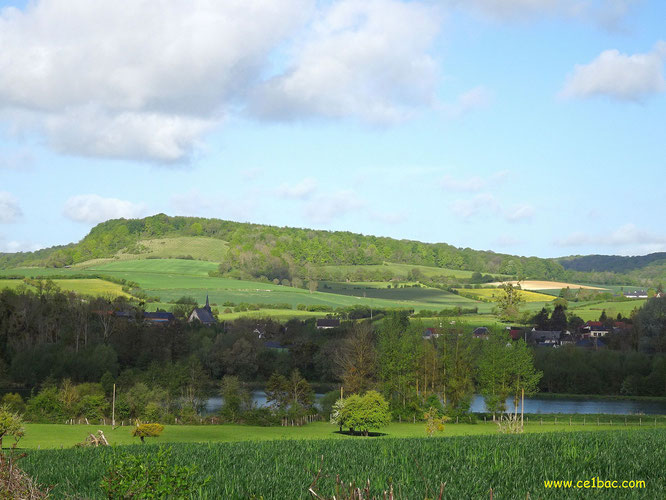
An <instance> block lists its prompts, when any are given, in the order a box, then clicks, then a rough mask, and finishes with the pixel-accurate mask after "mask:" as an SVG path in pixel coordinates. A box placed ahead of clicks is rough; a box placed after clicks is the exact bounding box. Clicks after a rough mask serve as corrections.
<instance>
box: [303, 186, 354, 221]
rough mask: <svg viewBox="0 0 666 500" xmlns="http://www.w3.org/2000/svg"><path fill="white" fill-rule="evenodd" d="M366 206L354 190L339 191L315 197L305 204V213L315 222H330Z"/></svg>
mask: <svg viewBox="0 0 666 500" xmlns="http://www.w3.org/2000/svg"><path fill="white" fill-rule="evenodd" d="M364 206H365V202H364V201H363V200H362V199H360V198H359V197H358V195H357V194H356V193H355V192H354V191H349V190H345V191H337V192H335V193H330V194H322V195H319V196H317V197H315V198H314V199H313V200H312V201H310V202H309V203H308V204H307V205H306V206H305V211H304V215H305V217H306V218H307V219H308V220H309V221H310V222H313V223H319V224H328V223H330V222H332V221H333V220H334V219H337V218H339V217H342V216H344V215H346V214H348V213H349V212H352V211H354V210H358V209H360V208H363V207H364Z"/></svg>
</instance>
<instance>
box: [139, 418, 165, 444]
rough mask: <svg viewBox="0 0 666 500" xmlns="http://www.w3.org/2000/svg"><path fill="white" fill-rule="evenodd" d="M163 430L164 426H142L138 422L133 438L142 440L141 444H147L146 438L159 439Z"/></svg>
mask: <svg viewBox="0 0 666 500" xmlns="http://www.w3.org/2000/svg"><path fill="white" fill-rule="evenodd" d="M163 430H164V426H163V425H162V424H142V423H141V422H139V421H138V420H137V422H136V426H135V427H134V429H133V430H132V436H134V437H138V438H140V439H141V442H142V443H145V440H144V439H145V438H147V437H159V435H160V434H162V431H163Z"/></svg>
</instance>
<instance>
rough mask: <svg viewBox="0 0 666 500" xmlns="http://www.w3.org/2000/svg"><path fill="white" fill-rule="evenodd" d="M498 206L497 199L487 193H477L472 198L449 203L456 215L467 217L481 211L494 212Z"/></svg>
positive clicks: (481, 212)
mask: <svg viewBox="0 0 666 500" xmlns="http://www.w3.org/2000/svg"><path fill="white" fill-rule="evenodd" d="M498 208H499V202H498V201H497V199H496V198H495V197H494V196H493V195H491V194H487V193H481V194H477V195H476V196H473V197H472V198H467V199H463V200H456V201H454V202H453V203H452V204H451V209H452V210H453V213H455V214H456V215H458V216H460V217H462V218H464V219H468V218H470V217H472V216H475V215H479V214H483V213H495V212H497V210H498Z"/></svg>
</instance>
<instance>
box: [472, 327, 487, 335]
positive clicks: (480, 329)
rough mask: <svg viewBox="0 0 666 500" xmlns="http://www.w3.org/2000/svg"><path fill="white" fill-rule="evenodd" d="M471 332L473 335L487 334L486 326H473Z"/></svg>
mask: <svg viewBox="0 0 666 500" xmlns="http://www.w3.org/2000/svg"><path fill="white" fill-rule="evenodd" d="M472 333H473V334H474V335H488V328H486V327H485V326H480V327H478V328H475V329H474V331H473V332H472Z"/></svg>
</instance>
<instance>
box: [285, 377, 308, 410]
mask: <svg viewBox="0 0 666 500" xmlns="http://www.w3.org/2000/svg"><path fill="white" fill-rule="evenodd" d="M287 382H288V383H287V390H288V397H289V403H290V404H291V405H292V406H293V407H297V406H301V407H303V408H309V407H310V406H312V403H313V402H314V391H313V390H312V386H311V385H310V384H309V383H308V381H307V380H305V378H303V376H301V372H299V371H298V369H295V370H294V371H292V372H291V375H290V376H289V380H288V381H287Z"/></svg>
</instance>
